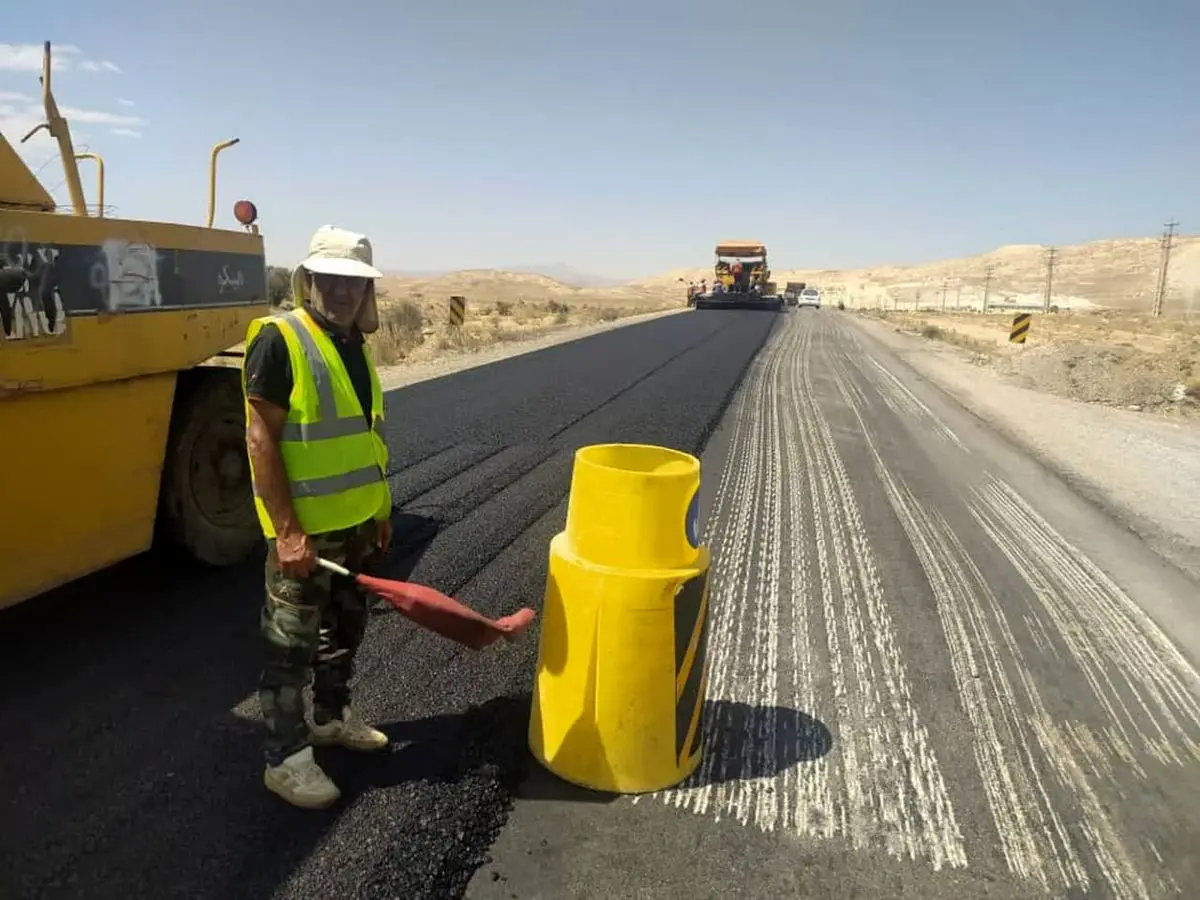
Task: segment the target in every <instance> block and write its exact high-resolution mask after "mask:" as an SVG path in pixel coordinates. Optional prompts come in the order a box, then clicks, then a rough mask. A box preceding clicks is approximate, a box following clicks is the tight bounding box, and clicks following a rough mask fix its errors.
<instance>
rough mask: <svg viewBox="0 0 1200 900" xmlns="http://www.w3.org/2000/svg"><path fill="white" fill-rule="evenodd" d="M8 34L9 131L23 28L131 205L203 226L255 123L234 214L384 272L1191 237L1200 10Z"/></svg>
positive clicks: (437, 16) (1036, 6) (957, 11)
mask: <svg viewBox="0 0 1200 900" xmlns="http://www.w3.org/2000/svg"><path fill="white" fill-rule="evenodd" d="M5 26H6V28H5V40H7V41H10V42H12V44H11V45H9V47H8V48H7V49H3V48H0V128H2V129H3V131H4V133H5V136H6V137H8V138H9V139H10V141H13V142H14V143H15V142H16V141H17V140H19V138H20V136H21V135H20V134H18V133H16V132H17V131H18V130H23V129H24V127H26V126H27V124H28V122H29V121H30V118H29V111H28V110H27V108H26V107H27V104H25V102H24V101H23V100H22V99H21V98H20V97H19V96H14V95H19V94H25V95H35V94H36V93H37V91H38V85H37V76H36V72H34V71H22V70H21V66H22V60H23V58H24V57H23V55H22V53H21V52H19V49H16V48H17V46H18V45H26V44H27V45H38V46H40V43H41V41H43V40H45V39H49V40H51V41H52V42H54V43H55V45H56V46H58V45H63V46H64V48H66V52H64V53H62V54H61V59H62V61H63V63H64V67H63V68H62V69H61V70H60V71H56V74H55V93H56V96H57V98H58V101H59V104H60V106H63V107H66V108H68V109H69V110H72V111H75V114H74V115H72V116H71V119H72V122H73V125H72V127H73V130H74V132H75V133H76V134H77V135H78V137H77V143H78V144H81V145H86V146H87V147H88V148H89V149H91V150H94V151H96V152H99V153H101V154H102V155H103V156H104V158H105V162H106V166H107V185H106V194H107V196H106V203H107V204H108V205H109V206H112V207H115V210H116V214H119V215H122V216H128V217H133V218H148V219H167V220H171V221H183V222H196V223H199V222H202V221H203V217H204V213H205V209H206V202H207V197H206V190H207V189H206V177H207V176H206V169H207V156H208V151H209V148H210V147H211V146H212V144H213V143H214V142H216V141H218V140H221V139H223V138H226V137H239V138H241V141H242V142H241V144H240V145H239V146H237V147H234V148H233V149H231V150H229V151H227V152H226V153H225V154H224V155H223V156H222V163H221V172H220V181H219V195H218V197H219V199H218V212H219V219H218V221H219V222H223V223H225V224H227V225H230V224H232V216H231V213H230V209H231V208H232V204H233V202H234V201H235V200H237V199H239V198H241V197H249V198H250V199H253V200H254V201H255V202H256V203H257V204H258V207H259V211H260V216H261V225H262V228H263V232H264V234H265V236H266V241H267V252H268V257H269V259H270V260H271V261H272V262H275V263H279V264H292V263H294V262H295V261H296V260H297V259H298V258H299V257H301V256H302V255H303V252H304V248H305V246H306V244H307V239H308V236H309V234H310V233H311V232H312V231H313V230H314V229H315V228H316V227H318V226H320V225H323V224H326V223H333V224H338V225H342V226H344V227H347V228H353V229H355V230H359V231H364V232H366V233H367V234H369V235H370V237H371V238H372V241H373V242H374V245H375V248H376V258H377V260H378V262H379V263H380V264H381V265H382V266H384V267H387V268H390V269H409V270H412V269H441V268H465V267H493V266H495V267H503V266H517V265H528V264H538V263H551V262H561V263H566V264H568V265H571V266H574V267H575V268H578V269H581V270H584V271H588V272H594V273H598V274H607V275H617V276H631V277H632V276H638V275H644V274H650V273H653V272H658V271H662V270H665V269H669V268H673V267H676V266H690V265H707V264H708V262H709V259H710V253H711V248H712V245H713V243H714V242H715V241H716V240H717V239H719V238H722V237H757V238H761V239H763V240H765V241H766V242H767V244H768V246H769V248H770V250H771V252H772V261H773V262H774V263H775V265H776V267H778V268H784V267H805V268H807V267H824V266H829V267H846V266H860V265H871V264H883V263H897V262H900V263H903V262H921V261H925V260H932V259H938V258H944V257H952V256H961V255H968V254H973V253H977V252H983V251H986V250H989V249H991V248H993V247H996V246H999V245H1002V244H1011V243H1056V244H1068V243H1075V242H1080V241H1086V240H1092V239H1097V238H1105V237H1117V236H1131V235H1148V234H1156V233H1158V231H1159V230H1160V229H1161V225H1162V223H1163V222H1164V221H1166V220H1167V219H1168V218H1171V217H1174V218H1177V219H1179V220H1180V221H1181V222H1182V223H1183V228H1182V231H1183V232H1185V233H1193V232H1195V231H1197V230H1198V229H1197V227H1196V226H1197V224H1198V223H1200V178H1197V170H1196V160H1197V158H1198V155H1200V104H1197V102H1196V99H1197V94H1196V90H1197V85H1200V3H1197V2H1196V0H1159V2H1155V3H1149V2H1144V0H1143V2H1136V0H1093V2H1084V0H1055V2H1044V0H1008V2H1003V3H1001V2H990V3H982V2H954V0H936V2H935V0H905V2H900V0H840V2H828V0H826V2H821V3H816V2H809V0H773V2H767V0H740V2H738V3H731V2H724V3H716V2H710V0H692V2H685V0H643V2H641V3H637V2H629V0H609V2H592V0H578V2H576V3H574V4H572V3H570V2H551V0H541V2H535V0H504V2H484V0H438V2H422V3H415V2H401V0H397V2H394V3H385V2H381V0H375V2H359V3H354V2H345V3H341V4H330V3H328V2H313V0H291V2H286V3H285V2H281V0H258V2H242V3H236V4H235V3H233V2H231V0H206V2H204V3H199V4H193V3H187V4H185V3H164V2H161V0H158V2H151V0H146V2H124V3H122V2H114V3H109V4H104V5H100V4H93V3H85V2H82V0H56V2H54V3H52V4H51V3H40V4H21V5H19V7H18V9H17V10H14V11H13V12H12V13H10V14H9V15H8V16H7V17H6V20H5ZM72 47H74V48H77V50H75V51H71V50H70V48H72ZM105 63H108V65H105ZM114 69H116V70H119V71H114ZM97 114H99V115H97ZM106 117H107V118H106ZM113 117H116V118H113ZM36 120H37V118H36V111H35V113H34V118H33V119H32V121H34V122H36ZM120 130H123V131H124V133H117V132H118V131H120ZM129 132H136V133H137V136H135V135H133V134H130V133H129ZM43 140H44V139H43ZM23 152H25V153H27V154H28V155H29V157H30V158H32V159H34V161H35V162H36V164H37V165H41V164H42V162H43V161H44V160H45V158H46V153H47V152H48V148H47V147H46V145H45V144H44V143H42V145H41V146H31V145H26V146H25V148H23ZM84 166H85V169H84V172H83V177H84V184H85V188H86V189H87V190H88V192H89V200H91V201H94V199H95V198H94V196H93V194H94V188H93V185H94V173H93V171H92V170H91V168H90V164H88V163H85V164H84ZM42 174H43V176H44V178H45V180H46V183H47V186H48V187H52V188H55V187H57V188H58V189H57V190H56V191H55V196H56V197H58V198H60V199H65V190H64V189H62V188H61V186H60V183H61V182H62V175H61V170H60V168H59V167H58V165H57V163H52V164H50V165H48V166H46V168H45V169H44V170H43V173H42Z"/></svg>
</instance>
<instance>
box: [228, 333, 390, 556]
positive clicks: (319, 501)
mask: <svg viewBox="0 0 1200 900" xmlns="http://www.w3.org/2000/svg"><path fill="white" fill-rule="evenodd" d="M268 323H270V324H272V325H276V326H278V328H279V332H280V334H282V335H283V339H284V341H285V342H286V343H287V348H288V357H289V358H290V360H291V364H292V393H291V395H290V396H289V398H288V406H289V409H288V415H287V421H286V423H285V424H284V427H283V434H282V436H281V438H280V443H279V450H280V453H281V455H282V456H283V466H284V469H285V471H286V472H287V479H288V484H289V486H290V487H291V492H292V506H293V507H294V508H295V510H296V518H297V519H298V520H299V523H300V527H301V528H303V529H304V532H305V534H320V533H322V532H326V531H338V530H340V529H343V528H352V527H354V526H356V525H361V524H362V523H363V522H366V521H368V520H370V519H385V518H387V517H389V516H390V515H391V512H392V493H391V489H390V488H389V487H388V482H387V477H386V472H387V464H388V451H387V444H386V443H384V440H383V391H382V389H381V388H380V386H379V375H378V373H377V372H376V371H375V362H374V360H373V359H372V357H371V350H370V347H368V346H367V345H365V344H364V345H363V352H364V353H365V354H366V356H367V368H368V369H369V370H370V372H371V400H372V403H371V405H372V407H373V409H372V413H371V425H370V427H368V426H367V420H366V418H365V416H364V412H363V409H362V405H361V404H360V403H359V402H358V396H357V394H355V392H354V386H353V385H352V384H351V383H350V376H349V375H348V374H347V373H346V367H345V365H343V363H342V359H341V357H340V356H339V355H338V352H337V348H336V347H334V345H333V341H332V340H330V338H329V335H327V334H326V333H325V332H324V331H323V330H322V329H321V327H320V326H319V325H318V324H317V323H316V322H314V321H313V319H312V317H311V316H309V315H308V313H307V312H305V311H304V310H303V309H295V310H292V311H291V312H288V313H284V314H283V315H273V316H264V317H262V318H259V319H255V320H254V321H253V322H251V323H250V327H249V328H248V329H247V330H246V346H247V347H249V346H250V342H251V341H253V340H254V337H255V335H257V334H258V332H259V331H260V330H261V329H262V327H263V326H264V325H266V324H268ZM245 388H246V375H245V370H244V369H243V372H242V391H243V394H244V392H245ZM249 416H250V403H249V400H247V401H246V417H247V423H248V422H249ZM250 475H251V478H253V476H254V463H253V461H251V464H250ZM254 506H255V508H256V509H257V510H258V521H259V523H260V524H261V525H262V530H263V534H265V535H266V536H267V537H268V538H273V537H275V525H274V523H273V522H272V521H271V517H270V516H269V515H268V514H267V508H266V505H265V504H264V503H263V501H262V499H261V498H260V497H259V496H258V489H257V487H256V488H255V491H254Z"/></svg>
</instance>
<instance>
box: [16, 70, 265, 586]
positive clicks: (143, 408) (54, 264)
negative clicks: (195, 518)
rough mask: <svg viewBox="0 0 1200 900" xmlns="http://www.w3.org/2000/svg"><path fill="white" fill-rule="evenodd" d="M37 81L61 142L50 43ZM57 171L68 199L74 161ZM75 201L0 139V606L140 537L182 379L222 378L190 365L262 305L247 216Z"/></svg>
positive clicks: (155, 500) (258, 259) (179, 408)
mask: <svg viewBox="0 0 1200 900" xmlns="http://www.w3.org/2000/svg"><path fill="white" fill-rule="evenodd" d="M43 84H44V88H45V90H46V97H47V102H46V106H47V117H48V119H49V126H50V130H51V132H52V133H54V134H55V136H56V137H59V144H60V147H63V146H64V139H63V135H64V134H66V123H65V121H63V120H62V119H61V117H58V115H57V108H56V107H54V106H53V99H52V97H51V96H50V94H49V49H48V48H47V60H46V66H45V72H44V82H43ZM65 146H66V148H67V149H68V150H69V148H70V141H69V136H67V137H66V140H65ZM64 166H65V167H66V168H67V170H68V182H69V183H70V185H71V187H72V195H73V197H74V196H75V194H76V190H75V189H76V188H78V182H79V179H78V171H77V169H76V167H75V162H74V159H73V158H72V159H69V160H68V159H67V158H66V157H64ZM213 168H214V170H215V154H214V167H213ZM81 197H82V195H81V193H80V194H79V197H78V198H77V199H79V200H80V201H81ZM75 206H76V209H75V212H74V214H70V213H61V212H57V211H55V208H54V202H53V200H52V199H51V198H50V197H49V195H48V194H47V193H46V192H45V191H44V189H43V188H42V187H41V185H40V184H39V183H38V181H37V179H36V178H35V177H34V175H33V174H32V173H31V172H30V171H29V169H28V168H27V167H26V166H25V164H24V163H23V162H22V160H21V159H20V157H19V156H18V155H17V154H16V152H15V151H14V150H13V148H12V146H11V145H10V144H9V143H8V141H7V140H5V139H4V137H3V136H0V607H4V606H9V605H12V604H14V603H18V602H20V601H22V600H25V599H28V598H29V597H32V596H34V595H36V594H39V593H41V592H43V591H46V590H48V589H50V588H53V587H55V586H57V585H61V584H63V583H65V582H68V581H70V580H72V579H74V578H77V577H79V576H81V575H84V574H87V573H89V572H93V571H95V570H97V569H100V568H103V567H105V566H107V565H109V564H111V563H114V562H117V561H119V560H122V559H125V558H126V557H129V556H132V555H134V554H137V553H139V552H141V551H142V550H145V549H147V548H148V547H149V546H150V545H151V542H152V539H153V537H154V535H155V531H156V528H155V526H156V522H157V521H158V518H159V517H158V510H159V506H160V486H161V478H162V475H163V470H164V462H165V461H166V460H167V458H168V456H169V454H170V452H171V448H170V447H169V435H170V434H171V433H172V427H173V423H174V427H175V428H176V429H177V430H182V429H183V426H184V425H185V424H187V423H186V420H187V413H188V409H187V408H184V406H183V405H184V404H185V403H186V401H187V398H186V397H184V396H183V394H182V393H181V391H180V390H179V383H180V380H181V378H180V375H181V373H184V372H188V373H190V376H189V385H190V387H195V386H196V385H197V384H199V383H200V382H201V381H202V380H203V379H204V378H205V377H207V373H213V374H212V376H211V377H213V378H223V379H226V380H227V379H228V376H230V375H233V376H236V375H237V372H236V371H235V370H232V369H230V368H227V367H221V366H219V365H215V366H212V367H211V368H206V367H202V366H201V365H200V364H202V363H205V362H206V361H213V358H214V357H216V356H217V354H219V353H220V352H221V351H224V350H226V349H227V348H229V347H231V346H233V345H235V344H237V343H239V342H240V341H241V340H242V338H243V336H244V335H245V332H246V327H247V325H248V324H249V322H250V320H251V319H252V318H254V317H255V316H258V315H262V314H263V313H264V312H265V311H266V310H267V309H268V308H269V305H268V302H267V292H266V266H265V260H264V252H263V242H262V238H261V237H260V236H259V234H258V233H257V228H256V227H255V228H252V229H251V228H247V229H246V230H238V231H232V230H223V229H215V228H211V227H203V226H187V225H180V224H169V223H162V222H144V221H136V220H128V219H114V218H106V217H102V216H101V215H98V214H97V215H88V214H87V210H86V209H85V208H84V209H81V208H80V203H76V204H75ZM200 393H204V392H200ZM209 393H211V391H210V392H209ZM191 395H192V393H190V392H189V393H188V396H191ZM209 408H213V405H212V404H210V407H209ZM236 413H237V415H238V416H239V417H240V416H241V410H240V409H237V410H236ZM243 427H244V426H243ZM189 433H196V434H201V433H203V429H202V428H200V429H198V428H197V426H196V425H195V423H193V427H192V428H191V432H189ZM243 452H244V450H243ZM194 464H195V461H194V460H190V461H189V465H194ZM176 468H179V467H176ZM180 472H181V473H182V470H180ZM184 477H185V476H184V475H183V474H179V475H177V478H176V480H177V482H178V483H179V484H182V483H183V481H182V479H183V478H184ZM247 487H248V482H247ZM176 491H177V492H178V488H176ZM177 530H178V529H177ZM243 549H248V548H243Z"/></svg>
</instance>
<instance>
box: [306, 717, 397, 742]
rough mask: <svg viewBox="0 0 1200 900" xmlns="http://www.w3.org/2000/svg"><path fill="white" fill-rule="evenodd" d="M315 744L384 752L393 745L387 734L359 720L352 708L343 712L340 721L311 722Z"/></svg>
mask: <svg viewBox="0 0 1200 900" xmlns="http://www.w3.org/2000/svg"><path fill="white" fill-rule="evenodd" d="M308 727H309V731H311V732H312V738H313V743H314V744H317V745H318V746H321V747H335V746H336V747H345V748H346V749H347V750H368V751H370V750H382V749H383V748H384V747H386V746H388V744H390V743H391V740H390V739H389V738H388V736H387V735H386V734H384V733H383V732H382V731H380V730H379V729H377V728H372V727H371V726H370V725H368V724H367V723H366V722H364V721H362V719H359V718H358V717H357V716H355V715H354V713H353V712H352V711H351V709H350V707H348V706H347V707H345V708H344V709H343V710H342V717H341V718H340V719H333V720H331V721H329V722H326V723H325V724H324V725H318V724H317V723H316V722H309V725H308Z"/></svg>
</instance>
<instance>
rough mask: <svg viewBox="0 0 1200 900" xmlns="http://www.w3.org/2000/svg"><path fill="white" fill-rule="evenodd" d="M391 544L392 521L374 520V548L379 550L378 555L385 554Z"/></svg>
mask: <svg viewBox="0 0 1200 900" xmlns="http://www.w3.org/2000/svg"><path fill="white" fill-rule="evenodd" d="M391 544H392V520H391V519H376V520H375V546H376V547H378V548H379V552H380V553H387V551H388V547H390V546H391Z"/></svg>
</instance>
